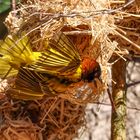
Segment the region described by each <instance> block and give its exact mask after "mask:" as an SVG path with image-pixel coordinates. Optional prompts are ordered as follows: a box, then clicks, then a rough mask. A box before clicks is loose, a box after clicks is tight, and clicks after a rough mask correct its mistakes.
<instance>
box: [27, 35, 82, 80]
mask: <svg viewBox="0 0 140 140" xmlns="http://www.w3.org/2000/svg"><path fill="white" fill-rule="evenodd" d="M79 67H81V58H80V55H79V53H78V50H77V48H76V47H75V46H74V45H73V44H72V42H71V41H70V40H69V39H68V37H66V36H65V35H64V34H63V33H60V35H59V36H56V37H55V38H54V39H52V40H50V42H49V44H48V46H47V49H46V51H45V52H43V53H42V54H41V56H40V57H39V59H38V60H37V61H36V62H35V63H34V64H32V65H30V66H29V68H30V69H32V70H35V71H39V72H43V73H48V74H51V75H55V76H58V77H63V78H67V79H69V78H70V79H79V78H80V77H81V71H80V68H79Z"/></svg>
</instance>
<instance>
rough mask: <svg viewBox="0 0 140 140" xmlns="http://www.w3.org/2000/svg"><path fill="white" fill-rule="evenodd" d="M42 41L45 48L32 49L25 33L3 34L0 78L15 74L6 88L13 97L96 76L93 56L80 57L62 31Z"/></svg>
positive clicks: (41, 93) (38, 93)
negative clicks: (34, 50) (11, 82)
mask: <svg viewBox="0 0 140 140" xmlns="http://www.w3.org/2000/svg"><path fill="white" fill-rule="evenodd" d="M46 44H48V45H47V46H46V49H45V51H43V52H33V50H32V47H31V46H30V40H29V39H28V37H27V36H23V35H22V37H21V38H18V37H15V36H7V37H6V39H5V40H4V41H1V42H0V78H2V79H5V78H8V77H11V76H16V77H17V78H16V81H15V85H14V86H13V87H12V88H10V89H9V90H8V92H9V93H10V94H11V95H12V96H13V97H15V98H20V99H41V98H42V97H43V96H44V95H46V93H49V94H52V95H54V94H57V93H62V92H64V91H65V90H67V86H69V85H70V84H71V83H72V82H77V81H80V80H86V81H92V80H94V78H95V77H96V78H99V77H100V72H101V71H100V66H99V64H98V63H97V62H96V60H94V59H91V58H89V57H86V58H83V59H81V57H80V54H79V52H78V50H77V48H76V47H75V46H74V45H73V43H72V42H71V41H70V40H69V38H68V37H67V36H65V35H64V34H63V33H62V32H60V33H59V34H57V35H56V36H54V37H53V38H52V39H51V40H50V41H49V43H46ZM59 87H60V88H59Z"/></svg>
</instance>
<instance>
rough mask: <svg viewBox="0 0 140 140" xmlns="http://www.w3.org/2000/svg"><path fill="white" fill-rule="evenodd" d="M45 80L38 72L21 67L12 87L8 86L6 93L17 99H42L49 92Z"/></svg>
mask: <svg viewBox="0 0 140 140" xmlns="http://www.w3.org/2000/svg"><path fill="white" fill-rule="evenodd" d="M45 81H46V77H45V79H44V76H43V75H41V74H40V73H38V72H34V71H31V70H28V69H25V68H21V69H20V70H19V73H18V75H17V78H16V81H15V84H14V87H11V88H9V89H8V90H7V93H8V94H10V95H11V96H12V97H13V98H17V99H24V100H34V99H42V98H43V96H44V95H47V94H48V93H50V91H49V88H48V87H47V83H46V82H45ZM46 93H47V94H46Z"/></svg>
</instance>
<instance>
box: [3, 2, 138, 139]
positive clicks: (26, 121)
mask: <svg viewBox="0 0 140 140" xmlns="http://www.w3.org/2000/svg"><path fill="white" fill-rule="evenodd" d="M110 9H111V10H110ZM138 14H139V5H138V4H137V3H135V2H134V1H130V2H129V3H126V4H125V1H123V0H122V1H121V0H120V1H110V0H92V1H91V0H83V1H80V0H54V1H52V0H48V1H47V2H46V1H45V0H30V1H29V0H28V1H26V0H23V1H22V3H21V4H19V7H18V8H17V9H16V10H14V11H12V12H10V14H9V16H8V17H7V19H6V21H5V24H6V26H7V27H8V29H9V33H10V34H20V33H21V32H24V31H25V32H26V35H28V36H29V37H30V40H31V41H30V42H31V43H32V46H33V49H34V50H37V51H40V50H43V49H44V40H46V39H48V40H49V39H51V38H52V37H53V36H54V35H55V34H57V33H59V32H60V31H62V32H64V33H65V34H66V35H67V36H68V37H69V38H70V39H71V40H72V41H73V43H74V44H75V45H76V47H77V48H78V49H79V50H81V54H80V55H81V56H85V55H90V57H93V58H96V59H97V61H98V62H99V64H100V66H101V70H102V75H101V79H102V83H100V82H97V84H98V85H97V87H98V88H97V93H98V94H99V95H100V94H101V93H102V92H103V91H105V90H106V88H107V84H108V82H109V81H110V80H111V79H110V78H108V71H109V67H110V66H111V65H112V64H113V63H114V62H115V61H117V60H114V61H113V62H112V63H109V60H110V58H112V57H113V56H114V55H117V56H118V59H120V58H122V59H124V60H126V58H127V57H129V56H130V55H131V53H132V54H140V46H139V44H140V40H139V35H140V34H139V32H140V25H139V22H140V20H139V19H140V18H139V17H140V16H139V15H138ZM83 48H86V49H85V50H84V51H82V49H83ZM79 52H80V51H79ZM81 84H82V83H76V84H75V85H74V87H77V88H73V89H72V90H71V94H69V95H63V96H62V97H61V98H58V97H55V98H52V97H50V98H49V97H48V98H47V99H43V100H41V101H36V102H34V101H28V102H26V101H19V100H16V101H11V100H10V99H9V98H7V97H4V98H3V96H2V95H1V98H3V100H2V101H1V108H0V109H1V135H0V139H2V140H6V139H9V140H22V139H23V140H24V139H26V140H28V139H29V140H31V139H33V140H38V139H39V140H41V139H44V140H46V139H50V140H53V139H54V140H56V139H58V140H63V139H72V138H74V137H76V136H77V134H78V129H79V128H80V127H82V126H84V124H85V119H84V109H85V106H86V104H85V103H88V102H90V100H89V98H90V97H92V96H91V95H90V96H88V97H89V98H86V101H85V100H84V101H83V98H84V97H83V95H81V96H82V97H83V98H82V99H75V98H73V96H71V95H73V94H74V93H75V94H76V92H77V91H78V90H80V91H81V94H82V93H83V91H84V87H86V86H87V87H88V88H91V87H90V85H88V84H86V83H84V84H82V86H81ZM1 89H2V88H1ZM91 90H92V89H91ZM87 94H90V91H89V92H88V93H87ZM90 99H91V98H90ZM97 99H98V97H97V98H96V97H95V96H94V97H93V100H92V102H93V101H95V100H97ZM81 100H82V101H83V102H82V101H81ZM69 101H72V102H69ZM77 102H78V103H84V105H82V106H81V105H78V104H75V103H77Z"/></svg>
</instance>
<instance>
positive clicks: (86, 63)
mask: <svg viewBox="0 0 140 140" xmlns="http://www.w3.org/2000/svg"><path fill="white" fill-rule="evenodd" d="M100 75H101V68H100V65H99V63H98V62H97V61H96V60H95V59H92V58H89V57H86V58H84V59H83V60H82V79H83V80H87V81H89V82H90V81H92V80H94V78H99V77H100Z"/></svg>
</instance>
